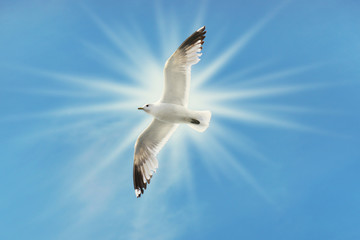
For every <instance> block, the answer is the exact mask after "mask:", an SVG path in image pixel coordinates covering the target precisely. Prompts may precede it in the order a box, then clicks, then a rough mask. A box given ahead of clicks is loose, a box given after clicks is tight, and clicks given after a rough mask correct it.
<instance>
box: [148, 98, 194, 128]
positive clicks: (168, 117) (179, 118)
mask: <svg viewBox="0 0 360 240" xmlns="http://www.w3.org/2000/svg"><path fill="white" fill-rule="evenodd" d="M190 112H191V111H189V110H188V109H187V108H185V107H183V106H180V105H176V104H166V103H164V104H162V106H161V108H160V109H159V110H158V111H157V112H155V113H154V117H155V118H156V119H158V120H160V121H163V122H168V123H187V122H188V121H189V116H190Z"/></svg>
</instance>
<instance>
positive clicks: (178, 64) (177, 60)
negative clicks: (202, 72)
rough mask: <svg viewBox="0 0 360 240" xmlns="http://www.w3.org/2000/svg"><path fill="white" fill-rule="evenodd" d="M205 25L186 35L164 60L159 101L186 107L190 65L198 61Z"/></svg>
mask: <svg viewBox="0 0 360 240" xmlns="http://www.w3.org/2000/svg"><path fill="white" fill-rule="evenodd" d="M205 33H206V31H205V26H204V27H202V28H200V29H199V30H197V31H196V32H194V33H193V34H192V35H191V36H190V37H188V38H187V39H186V40H185V41H184V42H183V43H182V44H181V45H180V47H179V48H178V49H177V50H176V51H175V52H174V53H173V55H171V57H170V58H169V59H168V60H167V61H166V64H165V68H164V75H165V84H164V85H165V86H164V91H163V96H162V99H161V100H160V102H163V103H173V104H178V105H182V106H185V107H187V105H188V99H189V88H190V79H191V66H192V65H194V64H196V63H198V62H199V61H200V58H199V57H200V56H201V53H200V52H201V49H202V44H203V43H204V41H203V40H204V38H205Z"/></svg>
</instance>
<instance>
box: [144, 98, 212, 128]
mask: <svg viewBox="0 0 360 240" xmlns="http://www.w3.org/2000/svg"><path fill="white" fill-rule="evenodd" d="M142 110H144V111H145V112H146V113H148V114H150V115H152V116H153V117H154V118H155V119H157V120H159V121H161V122H164V123H170V124H180V123H185V124H189V126H190V127H192V128H194V129H195V130H197V131H199V132H203V131H205V130H206V129H207V127H208V126H209V122H210V118H211V112H209V111H192V110H189V109H188V108H187V107H184V106H181V105H177V104H172V103H162V102H157V103H152V104H147V105H145V106H144V107H143V108H142Z"/></svg>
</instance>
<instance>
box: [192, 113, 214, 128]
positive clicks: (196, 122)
mask: <svg viewBox="0 0 360 240" xmlns="http://www.w3.org/2000/svg"><path fill="white" fill-rule="evenodd" d="M210 119H211V112H210V111H194V113H193V115H192V118H191V119H190V120H189V122H190V123H189V124H188V125H189V126H190V127H191V128H193V129H195V130H196V131H198V132H204V131H205V130H206V129H207V128H208V127H209V123H210Z"/></svg>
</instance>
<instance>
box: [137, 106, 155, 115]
mask: <svg viewBox="0 0 360 240" xmlns="http://www.w3.org/2000/svg"><path fill="white" fill-rule="evenodd" d="M151 108H152V104H145V105H144V106H142V107H139V108H138V110H143V111H145V112H147V113H150V111H151Z"/></svg>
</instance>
